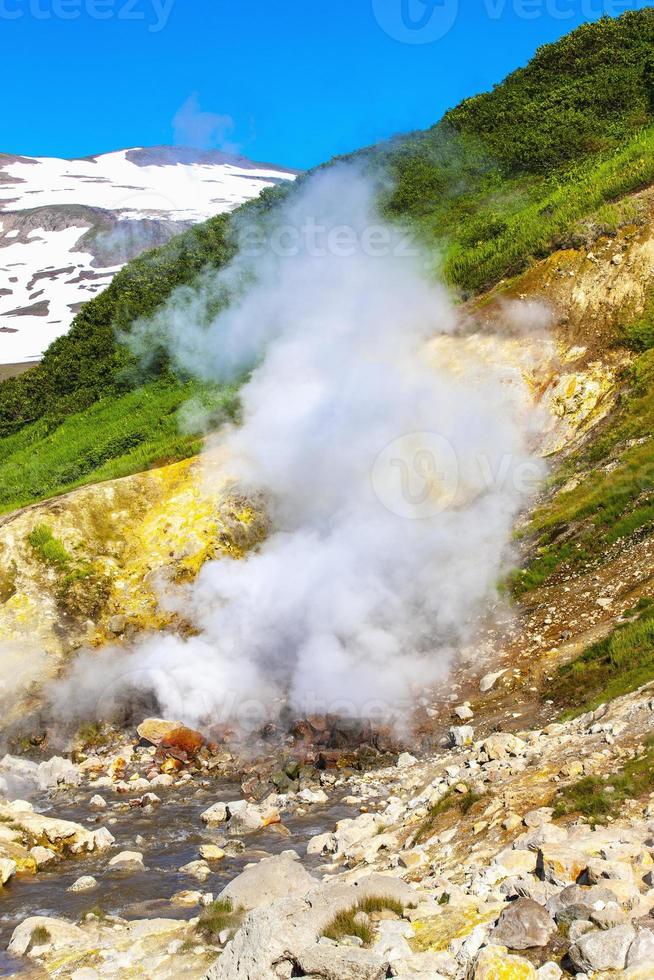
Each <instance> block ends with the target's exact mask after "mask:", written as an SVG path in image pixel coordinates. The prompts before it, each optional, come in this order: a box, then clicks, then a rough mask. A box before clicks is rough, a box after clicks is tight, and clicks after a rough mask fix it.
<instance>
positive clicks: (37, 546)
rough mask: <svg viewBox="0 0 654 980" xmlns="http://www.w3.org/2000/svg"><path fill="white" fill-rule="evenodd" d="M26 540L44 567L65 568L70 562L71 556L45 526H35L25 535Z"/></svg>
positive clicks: (50, 529)
mask: <svg viewBox="0 0 654 980" xmlns="http://www.w3.org/2000/svg"><path fill="white" fill-rule="evenodd" d="M27 540H28V541H29V543H30V544H31V546H32V548H33V549H34V551H35V552H36V555H37V557H38V559H39V561H41V562H43V564H44V565H52V566H54V567H55V568H65V567H66V566H67V565H68V564H69V563H70V562H71V561H72V556H71V555H70V554H69V553H68V552H67V551H66V549H65V547H64V545H63V543H62V542H61V541H60V540H59V538H55V536H54V535H53V533H52V528H50V527H48V525H47V524H37V525H36V527H35V528H34V529H33V530H32V531H30V533H29V534H28V535H27Z"/></svg>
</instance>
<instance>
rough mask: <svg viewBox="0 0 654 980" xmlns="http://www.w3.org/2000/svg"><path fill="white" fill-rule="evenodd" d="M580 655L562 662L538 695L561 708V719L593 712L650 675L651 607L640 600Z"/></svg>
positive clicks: (653, 661)
mask: <svg viewBox="0 0 654 980" xmlns="http://www.w3.org/2000/svg"><path fill="white" fill-rule="evenodd" d="M635 612H637V615H638V618H637V619H636V620H633V619H632V620H631V621H629V622H626V623H623V624H621V625H620V626H618V627H616V629H614V630H613V632H612V633H610V634H609V635H608V636H606V637H605V638H604V639H603V640H599V641H598V642H597V643H593V644H592V645H591V646H590V647H588V649H587V650H585V651H584V652H583V653H582V654H581V656H580V657H577V658H576V660H573V661H571V662H570V663H567V664H562V665H561V666H560V667H559V668H558V670H557V671H556V674H555V675H554V679H553V680H552V681H551V682H550V683H549V684H548V686H547V687H546V688H545V689H544V690H543V692H542V696H543V698H546V699H547V700H551V701H554V703H555V704H557V705H559V706H560V707H561V708H563V709H565V710H564V711H563V714H562V716H561V717H562V720H564V721H566V720H568V719H570V718H575V717H576V716H577V715H580V714H583V713H584V712H586V711H594V710H595V708H597V707H598V706H599V705H600V704H603V703H604V702H607V701H612V700H613V698H617V697H620V696H621V695H622V694H628V693H630V692H631V691H635V690H637V688H639V687H641V686H642V685H643V684H646V683H647V682H648V681H650V680H652V678H654V607H653V606H652V604H651V600H648V599H641V600H640V601H639V603H638V605H637V606H636V607H635V608H634V610H631V611H630V615H633V614H634V613H635Z"/></svg>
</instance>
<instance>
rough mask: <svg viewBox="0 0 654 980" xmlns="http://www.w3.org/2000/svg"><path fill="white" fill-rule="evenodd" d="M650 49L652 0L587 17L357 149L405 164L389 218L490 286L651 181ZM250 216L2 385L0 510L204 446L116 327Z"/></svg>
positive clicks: (158, 374)
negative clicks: (477, 89)
mask: <svg viewBox="0 0 654 980" xmlns="http://www.w3.org/2000/svg"><path fill="white" fill-rule="evenodd" d="M653 51H654V11H652V10H651V9H650V10H645V11H641V12H638V13H630V14H626V15H625V16H624V17H622V18H620V19H619V20H609V19H604V20H602V21H600V22H599V23H597V24H594V25H587V26H585V27H583V28H581V29H579V30H578V31H575V32H574V33H573V34H571V35H569V36H568V37H566V38H564V39H562V40H561V41H559V42H557V43H556V44H554V45H550V46H548V47H546V48H543V49H541V51H539V52H538V54H537V55H536V57H535V58H534V59H533V61H532V62H531V63H530V64H529V66H527V68H525V69H522V70H520V71H517V72H515V73H514V74H513V75H511V76H509V78H508V79H507V80H506V81H505V82H503V83H502V84H501V85H499V86H497V88H495V89H494V90H493V91H492V92H490V93H487V94H485V95H482V96H479V97H477V98H475V99H470V100H467V101H466V102H464V103H463V104H462V105H461V106H459V107H457V108H456V109H454V110H452V111H451V112H450V113H448V114H447V115H446V117H445V119H444V120H442V121H441V122H440V123H438V124H437V125H436V126H434V127H433V128H432V129H430V130H428V131H426V132H422V133H414V134H410V135H408V136H404V137H400V138H398V139H396V140H393V141H391V142H390V143H388V144H385V145H383V146H379V147H373V148H370V149H368V150H365V151H362V152H361V153H360V154H357V155H356V156H357V158H358V159H359V160H360V161H362V162H364V163H365V162H369V163H370V164H371V165H372V166H373V167H374V168H382V169H383V170H384V171H389V172H390V173H391V174H392V176H393V177H394V180H395V183H394V190H393V192H392V193H391V194H390V195H388V196H387V197H386V198H385V200H384V201H383V208H384V210H385V212H386V213H387V214H388V215H389V217H391V218H393V219H398V220H402V221H404V222H408V223H409V224H410V225H411V226H412V227H413V229H414V231H415V233H416V234H417V235H418V236H419V237H420V238H421V239H422V240H423V241H424V242H425V243H426V245H427V246H428V247H429V248H432V249H433V252H434V256H436V255H437V254H438V255H444V259H443V263H444V273H445V275H446V277H447V279H448V280H449V281H450V282H451V283H452V284H453V285H455V286H456V287H458V288H459V289H461V290H462V291H463V292H474V291H478V290H480V289H481V288H483V287H484V286H487V285H489V284H492V283H494V282H496V281H497V280H498V279H500V278H502V277H504V276H508V275H512V274H514V273H516V272H518V271H520V269H522V268H524V266H525V265H526V264H527V263H528V262H529V261H530V260H531V259H532V258H534V257H539V256H541V255H545V254H547V253H548V252H550V251H551V250H552V249H554V248H557V247H560V246H561V245H562V244H565V243H566V242H567V241H568V240H569V239H570V236H571V235H574V234H575V231H574V226H575V222H576V221H578V220H579V219H580V218H583V217H584V216H587V215H589V214H591V213H594V212H596V211H597V210H598V209H601V208H602V207H603V206H605V205H606V202H610V201H613V200H615V199H618V198H620V197H621V196H622V195H624V194H625V193H627V192H629V191H632V190H634V189H636V188H638V187H641V186H643V185H645V184H648V183H651V182H652V181H654V152H653V151H654V125H653V124H654V62H653V60H652V52H653ZM290 192H291V193H292V191H290ZM286 193H289V190H288V189H276V190H269V191H266V192H264V194H263V195H262V198H261V199H260V200H259V201H258V202H251V203H250V204H248V205H245V206H244V207H243V208H241V209H240V212H241V213H243V214H245V215H246V216H247V215H248V214H256V213H257V212H268V213H270V212H272V213H274V207H275V204H276V202H277V201H278V200H279V199H280V198H281V197H284V196H285V194H286ZM238 220H239V218H238V216H237V217H236V218H234V217H233V216H231V217H229V216H225V215H222V216H219V217H217V218H214V219H211V220H210V221H209V222H207V223H206V224H204V225H202V226H199V227H198V228H194V229H192V230H191V231H189V232H187V233H186V234H185V235H182V236H180V237H179V238H177V239H174V240H173V241H172V242H170V243H168V245H166V246H164V247H163V248H161V249H158V250H156V251H154V252H151V253H148V254H146V255H144V256H141V257H139V258H138V259H136V260H135V261H133V262H131V263H130V264H129V265H128V266H127V267H126V268H125V269H124V270H123V271H122V272H121V273H119V274H118V275H117V276H116V278H115V279H114V281H113V283H112V284H111V285H110V286H109V287H108V289H106V290H105V291H104V292H103V293H102V294H100V295H99V296H98V297H96V298H95V299H94V300H92V301H91V302H90V303H88V304H86V305H85V307H84V308H83V309H82V310H81V311H80V313H79V314H78V316H77V317H76V318H75V321H74V325H73V327H72V329H71V331H70V333H69V334H68V335H67V336H66V337H62V338H60V339H59V340H57V341H56V342H55V343H54V344H53V345H52V346H51V348H50V349H49V350H48V351H47V353H46V355H45V357H44V359H43V361H42V363H41V364H40V365H39V366H38V367H37V368H34V369H32V370H31V371H28V372H27V373H26V374H24V375H22V376H21V377H19V378H13V379H10V380H9V381H5V382H4V383H2V384H0V458H1V459H2V460H3V462H2V465H1V468H0V472H1V474H2V478H3V483H4V492H3V493H2V494H0V509H5V510H6V509H8V508H11V507H13V506H15V505H16V504H17V503H18V502H21V503H22V502H28V501H29V500H34V499H41V498H43V497H46V496H49V495H51V494H53V493H57V492H60V491H61V490H64V489H67V488H69V487H71V486H74V485H77V484H78V483H80V482H93V481H95V480H99V479H103V478H105V477H107V476H112V475H118V474H121V473H127V472H130V471H134V470H137V469H139V468H143V467H144V466H147V465H151V464H152V463H154V462H156V461H159V460H161V459H165V458H179V457H180V456H184V455H187V454H188V453H189V452H192V451H195V449H196V448H197V442H196V441H194V439H193V437H188V436H187V437H183V436H180V434H179V432H178V430H177V427H176V424H175V415H174V412H175V410H176V408H177V407H178V405H179V404H181V402H182V401H183V399H184V398H185V396H186V386H187V385H188V383H189V382H188V379H184V378H181V379H180V378H176V377H173V375H172V374H171V373H170V371H169V368H168V366H167V364H166V361H165V358H164V357H162V356H159V357H155V358H153V360H152V363H151V364H150V365H149V367H148V370H147V372H145V373H144V371H143V369H142V368H140V367H139V366H138V365H137V364H136V362H135V360H134V359H133V358H132V357H131V356H130V355H129V354H128V353H127V351H126V349H125V348H124V347H123V346H121V345H120V344H119V343H118V342H117V340H116V336H117V332H125V331H128V330H129V328H130V326H131V324H132V323H133V322H134V321H135V320H136V319H138V318H139V317H147V316H149V315H150V314H152V313H153V312H154V311H155V310H156V309H157V308H158V307H160V306H161V304H162V303H163V302H165V300H166V298H167V296H168V295H170V293H171V292H172V291H173V290H174V289H175V288H176V287H177V286H179V285H182V284H192V283H193V281H194V279H195V278H196V277H197V276H198V275H199V273H200V271H201V270H202V269H203V268H205V267H206V266H213V267H215V268H219V267H220V266H222V265H224V264H225V263H226V262H228V261H229V259H230V258H231V257H232V256H233V254H234V251H235V247H234V244H233V238H232V229H233V226H234V223H235V221H238ZM436 265H437V259H436V258H435V259H434V267H435V269H436ZM155 381H156V383H155ZM143 385H146V387H145V388H143V387H142V386H143ZM139 389H141V393H140V394H139ZM211 397H213V398H217V399H218V400H220V399H221V398H222V397H224V398H225V399H227V400H228V401H229V400H230V399H231V397H232V393H231V392H229V391H227V392H224V393H221V392H212V393H211ZM35 458H36V459H38V462H33V460H34V459H35Z"/></svg>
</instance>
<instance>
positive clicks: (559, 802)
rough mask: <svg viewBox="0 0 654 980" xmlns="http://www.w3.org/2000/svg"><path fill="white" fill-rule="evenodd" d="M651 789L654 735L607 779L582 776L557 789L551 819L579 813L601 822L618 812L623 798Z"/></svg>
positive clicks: (653, 769)
mask: <svg viewBox="0 0 654 980" xmlns="http://www.w3.org/2000/svg"><path fill="white" fill-rule="evenodd" d="M653 789H654V737H650V738H649V739H648V740H647V743H646V748H645V751H644V753H643V754H642V755H641V756H639V757H638V758H637V759H632V760H630V761H629V762H627V763H626V765H625V766H624V768H623V769H622V771H620V772H618V773H615V774H612V775H611V776H610V778H609V780H608V781H607V780H604V779H600V778H599V777H597V776H586V777H584V778H583V779H580V780H578V781H577V782H575V783H571V784H570V785H569V786H564V787H563V789H561V790H559V792H558V793H557V795H556V797H555V800H554V816H555V818H558V817H563V816H568V815H570V814H581V815H582V816H584V817H587V818H588V820H589V821H590V822H591V823H593V824H597V823H605V822H606V820H607V819H608V818H609V817H613V816H615V815H616V814H618V813H619V811H620V808H621V806H622V804H623V803H624V802H625V800H633V799H638V798H640V797H641V796H644V795H645V794H649V793H651V791H652V790H653Z"/></svg>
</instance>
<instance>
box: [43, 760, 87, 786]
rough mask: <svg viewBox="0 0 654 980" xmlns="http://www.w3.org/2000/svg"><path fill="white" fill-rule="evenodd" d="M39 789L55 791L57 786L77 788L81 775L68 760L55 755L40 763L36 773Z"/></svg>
mask: <svg viewBox="0 0 654 980" xmlns="http://www.w3.org/2000/svg"><path fill="white" fill-rule="evenodd" d="M36 778H37V785H38V787H39V789H56V787H57V786H79V784H80V782H81V781H82V775H81V773H80V771H79V769H78V768H77V766H76V765H75V763H73V762H71V761H70V759H64V758H62V757H61V756H58V755H55V756H53V757H52V759H48V760H47V762H41V763H40V764H39V766H38V767H37V771H36Z"/></svg>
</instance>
